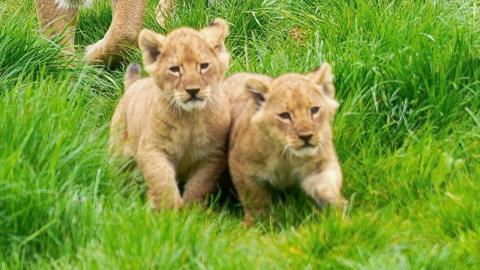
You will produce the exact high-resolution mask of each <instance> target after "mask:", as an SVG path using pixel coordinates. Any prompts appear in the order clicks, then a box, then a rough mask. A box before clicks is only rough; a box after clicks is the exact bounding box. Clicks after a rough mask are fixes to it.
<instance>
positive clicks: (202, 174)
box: [183, 157, 226, 204]
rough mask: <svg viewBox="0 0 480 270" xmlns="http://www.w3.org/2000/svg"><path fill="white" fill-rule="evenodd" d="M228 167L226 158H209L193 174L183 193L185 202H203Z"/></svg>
mask: <svg viewBox="0 0 480 270" xmlns="http://www.w3.org/2000/svg"><path fill="white" fill-rule="evenodd" d="M225 168H226V161H225V158H224V157H222V158H216V159H212V160H209V161H207V162H205V163H203V164H202V165H200V166H199V167H198V169H197V170H196V171H195V172H194V173H193V174H192V176H191V177H190V179H189V180H188V182H187V184H186V185H185V191H184V193H183V201H184V203H185V204H190V203H202V202H204V201H205V199H206V197H207V196H208V195H210V194H211V193H212V192H213V190H214V189H215V187H216V185H217V183H218V180H219V178H220V175H221V173H222V172H223V170H224V169H225Z"/></svg>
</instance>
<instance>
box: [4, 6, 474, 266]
mask: <svg viewBox="0 0 480 270" xmlns="http://www.w3.org/2000/svg"><path fill="white" fill-rule="evenodd" d="M100 2H102V1H98V2H97V3H96V5H95V6H94V7H93V9H90V10H84V11H82V14H81V21H80V23H79V27H78V33H77V43H78V44H79V50H78V51H79V53H78V57H77V58H76V59H75V60H71V59H70V60H69V59H66V58H64V57H62V56H61V55H62V54H61V48H59V47H58V46H57V45H55V43H54V42H51V41H48V40H46V39H44V38H42V37H41V36H39V34H38V24H37V21H36V17H35V10H34V8H33V4H32V3H33V2H32V0H29V1H14V0H6V1H3V2H2V3H0V269H17V268H27V269H28V268H33V269H37V268H60V269H64V268H67V269H68V268H74V269H78V268H81V269H151V268H158V269H178V268H182V269H190V268H192V269H474V268H480V162H479V161H480V27H479V25H480V8H479V5H480V3H478V2H477V1H476V0H471V1H466V0H465V1H461V0H458V1H447V0H444V1H409V0H405V1H386V0H385V1H383V0H378V1H368V0H352V1H337V0H322V1H320V0H318V1H309V0H296V1H294V0H263V1H261V0H251V1H240V0H224V2H223V3H222V4H220V5H218V6H215V7H211V6H209V5H208V4H207V1H203V0H202V1H180V2H179V4H178V5H177V7H176V9H175V11H174V14H173V15H172V16H171V18H170V19H169V20H168V22H167V26H166V29H161V28H160V27H158V26H157V25H156V24H155V20H154V14H153V9H154V6H155V4H156V3H155V1H153V0H152V1H150V8H149V11H148V16H147V18H146V22H145V25H146V26H147V27H149V28H153V29H155V30H157V31H160V32H165V31H169V30H171V29H173V28H175V27H178V26H183V25H189V26H192V27H197V28H198V27H201V26H204V25H206V24H207V23H208V22H209V21H210V20H212V19H213V18H215V17H217V16H222V17H224V18H226V19H227V20H228V21H229V22H231V23H232V25H231V35H230V36H229V38H228V47H229V49H230V51H231V52H232V58H233V64H232V66H231V69H230V71H229V74H232V73H234V72H238V71H253V72H262V73H267V74H270V75H278V74H281V73H284V72H291V71H295V72H305V71H310V70H312V69H314V68H315V67H317V66H318V65H319V64H320V63H321V61H329V62H331V63H332V64H333V66H334V69H335V75H336V85H337V96H338V99H339V100H340V103H341V107H340V110H339V113H338V114H337V116H336V119H335V123H334V129H335V140H336V145H337V150H338V154H339V157H340V160H341V162H342V166H343V171H344V174H345V181H344V182H345V188H344V193H345V195H346V197H348V198H349V200H350V202H351V205H350V208H349V209H348V212H347V215H346V217H345V218H342V217H341V216H339V215H338V214H337V213H335V212H334V211H331V210H329V209H327V210H326V211H324V212H320V211H317V210H315V206H314V205H313V203H312V202H311V201H310V200H309V199H308V198H306V197H305V196H304V195H303V194H302V193H301V192H299V191H292V193H289V194H287V196H286V199H285V200H280V201H279V202H277V203H276V204H275V206H274V209H273V213H272V217H271V218H270V219H268V220H264V221H262V222H260V223H259V224H258V225H256V226H255V227H253V228H245V227H244V226H242V224H241V220H242V212H241V208H240V207H239V206H238V205H236V204H233V205H231V204H229V205H222V204H221V203H216V204H213V205H212V207H211V208H210V209H208V210H207V211H203V210H200V209H192V210H184V211H180V212H167V211H165V212H160V213H152V212H151V211H150V210H149V209H148V207H147V206H146V203H145V198H144V191H145V188H144V186H143V185H141V184H134V183H131V182H128V181H127V178H128V176H127V175H123V174H119V173H117V169H116V168H117V166H116V165H115V164H112V162H111V161H110V159H109V156H108V153H107V151H106V141H107V137H108V124H109V120H110V117H111V114H112V111H113V108H114V106H115V104H116V102H117V100H118V98H119V97H120V95H121V93H122V91H123V90H122V76H123V70H124V68H121V69H120V70H113V71H112V70H104V69H101V68H96V67H88V66H84V65H83V64H82V62H81V57H82V55H81V53H82V52H83V48H84V46H86V45H88V44H89V43H91V42H94V41H95V40H98V39H99V38H101V37H102V36H103V34H104V32H105V31H106V29H107V28H108V25H109V21H110V19H111V14H110V9H109V5H108V3H107V2H108V1H103V2H105V3H100ZM205 10H206V11H205ZM292 28H296V29H299V31H300V32H301V33H302V40H295V39H293V38H292V37H290V35H289V32H290V30H291V29H292ZM139 57H140V54H139V53H138V51H134V52H133V53H132V56H131V59H130V60H131V61H139Z"/></svg>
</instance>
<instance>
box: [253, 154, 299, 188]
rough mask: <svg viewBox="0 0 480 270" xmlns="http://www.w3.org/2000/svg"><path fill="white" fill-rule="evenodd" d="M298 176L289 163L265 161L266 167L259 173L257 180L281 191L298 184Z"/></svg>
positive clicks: (273, 160) (272, 160)
mask: <svg viewBox="0 0 480 270" xmlns="http://www.w3.org/2000/svg"><path fill="white" fill-rule="evenodd" d="M299 178H300V176H299V175H298V173H297V172H296V169H295V167H294V166H292V164H291V163H289V162H288V161H284V160H278V158H277V160H275V159H270V160H267V162H266V166H265V167H264V168H263V170H262V171H260V174H259V180H260V181H265V182H268V183H269V184H271V185H272V186H273V187H275V188H279V189H283V188H286V187H290V186H293V185H295V184H297V183H299Z"/></svg>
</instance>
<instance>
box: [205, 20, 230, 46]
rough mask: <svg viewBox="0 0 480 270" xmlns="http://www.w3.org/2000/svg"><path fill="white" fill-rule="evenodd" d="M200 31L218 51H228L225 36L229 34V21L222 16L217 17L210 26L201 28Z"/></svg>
mask: <svg viewBox="0 0 480 270" xmlns="http://www.w3.org/2000/svg"><path fill="white" fill-rule="evenodd" d="M200 33H201V34H202V35H203V37H204V38H205V39H206V40H207V41H208V42H209V43H210V44H211V45H212V46H213V47H214V48H215V50H216V51H217V52H224V51H226V49H225V38H226V37H227V36H228V23H227V21H225V20H224V19H222V18H216V19H215V20H213V22H212V23H211V24H210V25H209V26H207V27H205V28H203V29H202V30H200Z"/></svg>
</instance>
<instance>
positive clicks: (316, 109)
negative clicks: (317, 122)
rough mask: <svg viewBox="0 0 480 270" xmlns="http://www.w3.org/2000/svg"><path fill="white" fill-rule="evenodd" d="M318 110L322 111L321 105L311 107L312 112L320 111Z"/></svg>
mask: <svg viewBox="0 0 480 270" xmlns="http://www.w3.org/2000/svg"><path fill="white" fill-rule="evenodd" d="M318 111H320V107H317V106H315V107H312V108H310V112H311V113H312V114H316V113H318Z"/></svg>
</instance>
